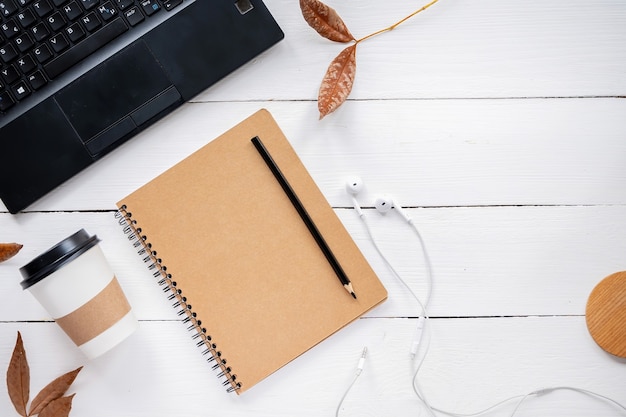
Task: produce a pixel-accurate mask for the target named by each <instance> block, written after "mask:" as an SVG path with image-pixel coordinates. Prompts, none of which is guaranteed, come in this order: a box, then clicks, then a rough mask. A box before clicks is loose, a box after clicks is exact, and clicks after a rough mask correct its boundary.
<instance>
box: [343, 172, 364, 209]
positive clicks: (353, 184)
mask: <svg viewBox="0 0 626 417" xmlns="http://www.w3.org/2000/svg"><path fill="white" fill-rule="evenodd" d="M364 187H365V186H364V184H363V180H362V179H361V177H356V176H355V177H351V178H349V179H348V181H347V182H346V190H347V191H348V194H349V195H350V198H351V199H352V205H353V206H354V209H355V210H356V212H357V213H358V214H359V216H361V217H363V210H361V206H360V205H359V202H358V201H356V195H357V194H358V193H360V192H361V191H363V188H364Z"/></svg>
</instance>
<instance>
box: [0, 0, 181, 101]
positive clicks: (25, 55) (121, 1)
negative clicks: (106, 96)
mask: <svg viewBox="0 0 626 417" xmlns="http://www.w3.org/2000/svg"><path fill="white" fill-rule="evenodd" d="M182 1H183V0H0V112H6V111H8V110H9V109H10V108H11V107H13V106H14V105H15V104H16V103H17V102H19V101H20V100H23V99H24V98H26V97H28V96H30V95H31V94H35V93H36V91H37V90H39V89H41V88H42V87H43V86H45V85H46V84H47V83H48V82H50V80H53V79H55V78H57V77H58V76H59V75H61V74H63V72H64V71H66V70H67V69H69V68H71V67H72V66H73V65H74V64H76V63H78V62H79V61H81V60H82V59H84V58H86V57H87V56H89V55H90V54H92V53H93V52H95V51H96V50H98V49H99V48H101V47H102V46H104V45H106V44H107V43H109V42H110V41H112V40H113V39H115V38H117V37H118V36H120V35H121V34H123V33H125V32H127V31H128V30H132V28H134V27H137V26H139V25H140V24H141V23H142V22H143V21H145V20H146V19H147V18H149V17H151V16H153V15H155V14H156V13H157V12H159V11H161V9H164V10H167V11H169V10H172V9H173V8H174V7H176V6H178V5H179V4H181V3H182Z"/></svg>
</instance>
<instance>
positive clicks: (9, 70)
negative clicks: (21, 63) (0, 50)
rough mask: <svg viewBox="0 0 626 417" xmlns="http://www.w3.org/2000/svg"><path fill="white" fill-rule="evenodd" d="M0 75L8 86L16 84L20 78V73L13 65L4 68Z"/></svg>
mask: <svg viewBox="0 0 626 417" xmlns="http://www.w3.org/2000/svg"><path fill="white" fill-rule="evenodd" d="M0 75H1V76H2V78H3V79H4V82H5V83H7V84H11V83H13V82H15V81H16V80H17V79H18V78H20V73H19V72H17V70H16V69H15V67H14V66H13V65H9V66H8V67H5V68H2V70H0Z"/></svg>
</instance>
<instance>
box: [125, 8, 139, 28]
mask: <svg viewBox="0 0 626 417" xmlns="http://www.w3.org/2000/svg"><path fill="white" fill-rule="evenodd" d="M124 16H125V17H126V20H127V21H128V23H129V24H130V25H131V26H136V25H138V24H139V23H141V22H143V19H144V17H143V14H142V13H141V12H140V11H139V7H137V6H133V7H131V8H130V9H128V10H126V11H125V12H124Z"/></svg>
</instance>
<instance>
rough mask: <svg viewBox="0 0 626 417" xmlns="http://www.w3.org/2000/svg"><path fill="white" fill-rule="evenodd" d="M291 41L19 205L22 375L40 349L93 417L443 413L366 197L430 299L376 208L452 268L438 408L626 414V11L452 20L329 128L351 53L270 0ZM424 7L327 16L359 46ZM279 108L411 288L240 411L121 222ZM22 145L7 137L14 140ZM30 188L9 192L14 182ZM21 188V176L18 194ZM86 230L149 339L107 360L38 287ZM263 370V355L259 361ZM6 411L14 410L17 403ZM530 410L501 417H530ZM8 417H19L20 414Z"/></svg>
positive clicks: (393, 292)
mask: <svg viewBox="0 0 626 417" xmlns="http://www.w3.org/2000/svg"><path fill="white" fill-rule="evenodd" d="M266 3H267V6H268V7H269V9H270V10H271V11H272V13H273V14H274V16H275V18H276V19H277V21H278V23H279V24H280V25H281V27H282V28H283V30H284V31H285V39H284V41H282V42H281V43H280V44H278V45H276V47H275V48H272V49H271V50H269V51H267V52H266V53H264V54H262V55H261V56H259V57H258V58H256V59H255V60H253V61H252V62H250V63H249V64H248V65H246V66H244V67H243V68H241V69H240V70H238V71H236V72H235V73H233V74H231V75H229V76H228V77H226V78H225V79H223V80H221V81H220V82H219V83H218V84H217V85H215V86H214V87H212V88H210V89H208V90H206V91H205V92H203V93H202V94H200V95H199V96H198V97H196V98H195V99H194V100H193V101H192V102H190V103H187V104H185V105H184V106H183V107H181V108H180V109H178V110H177V111H175V112H174V113H173V114H172V115H170V116H168V117H167V118H166V119H164V120H161V121H160V122H158V123H156V124H155V125H153V126H152V127H151V128H149V129H148V130H146V131H144V132H143V133H142V134H140V135H139V136H138V137H137V138H135V139H133V140H132V141H129V142H128V143H126V144H124V145H123V146H122V147H121V148H120V149H118V150H116V151H115V152H113V153H111V154H110V155H108V156H106V157H105V158H103V159H102V160H100V161H98V162H97V163H96V164H95V165H94V166H92V167H90V168H89V169H87V170H86V171H84V172H82V173H81V174H79V175H77V176H76V177H75V178H73V179H71V180H70V181H68V182H67V183H65V184H63V185H62V186H61V187H59V188H58V189H57V190H55V191H53V192H52V193H50V194H49V195H47V196H46V197H44V198H43V199H42V200H40V201H39V202H37V203H36V204H34V205H33V206H32V207H30V208H29V212H26V213H22V214H19V215H16V216H12V215H9V214H8V213H6V210H5V209H4V207H3V206H0V241H3V242H11V241H15V242H20V243H23V244H24V247H23V249H22V250H21V251H20V253H18V254H17V255H16V256H15V257H14V258H12V259H10V260H8V261H6V262H4V263H2V264H0V293H2V294H3V295H4V298H3V301H2V302H1V303H0V369H6V366H7V365H8V361H9V356H10V352H11V349H12V347H13V343H14V341H15V334H16V332H17V330H20V331H21V332H22V335H23V337H24V341H25V344H26V345H27V347H28V351H29V362H30V363H31V366H32V369H33V370H34V371H33V375H32V380H31V382H32V387H33V390H35V391H37V390H38V389H40V388H42V387H43V386H44V385H45V384H46V383H47V382H48V381H50V379H51V378H53V377H55V376H57V375H60V374H62V373H63V372H66V371H67V370H68V369H75V368H77V367H78V366H80V365H85V367H84V369H83V370H82V371H81V374H80V376H79V377H78V378H77V379H76V381H75V382H74V384H73V385H72V389H73V390H74V391H73V392H76V394H77V395H76V397H75V399H74V403H73V410H72V413H71V416H73V417H83V416H94V417H98V416H107V417H108V416H118V415H124V416H129V417H144V416H146V417H147V416H151V417H152V416H169V415H181V416H208V415H213V414H215V413H218V414H219V415H220V416H232V417H247V416H276V417H282V416H285V417H287V416H290V417H291V416H294V415H296V416H304V417H308V416H316V417H317V416H330V415H333V414H334V413H335V409H336V407H337V405H338V402H339V399H340V397H341V395H342V394H343V391H344V390H345V389H346V388H347V386H348V384H349V383H350V382H351V381H352V378H353V376H354V372H355V369H356V365H357V362H358V359H359V357H360V355H361V352H362V350H363V347H364V346H367V347H368V352H369V355H368V358H367V361H366V363H365V368H364V370H363V373H362V374H361V376H360V377H359V379H358V381H357V383H356V384H355V386H354V388H353V390H352V391H351V393H350V395H349V396H348V398H347V399H346V402H345V403H344V407H343V408H342V409H341V412H340V415H341V416H342V417H345V416H356V415H358V416H377V417H379V416H385V417H386V416H392V415H393V416H399V417H403V416H409V415H412V416H415V415H427V413H426V411H425V410H424V408H423V406H422V405H420V403H419V401H418V399H417V398H416V397H415V395H414V393H413V391H412V389H411V378H412V377H413V374H414V371H415V364H410V363H409V362H408V359H407V356H408V349H409V346H410V343H411V340H412V337H413V334H414V331H415V320H414V318H415V317H416V316H417V315H418V308H417V306H416V303H415V301H414V300H413V299H412V298H411V297H410V296H409V294H407V292H406V290H405V289H404V288H403V286H402V285H401V284H400V283H399V282H398V281H397V280H396V279H395V278H394V277H393V275H392V274H391V273H390V272H389V270H388V269H387V267H386V266H385V264H384V262H383V261H382V260H381V259H380V258H379V256H378V254H377V253H376V251H375V250H374V248H373V247H372V244H371V243H370V241H369V239H368V237H367V234H366V232H365V230H364V229H363V226H362V224H361V223H360V220H359V218H358V216H357V214H356V213H355V211H354V210H353V209H352V202H351V201H350V199H349V198H348V197H347V195H346V192H345V187H344V183H345V180H346V179H347V178H348V177H349V176H351V175H360V176H361V177H362V178H363V180H364V182H365V184H366V187H365V190H364V191H363V193H361V194H360V195H359V196H358V200H359V203H360V204H361V205H362V206H363V207H365V209H364V211H365V215H366V216H367V218H368V220H369V222H370V224H371V226H372V230H373V233H374V234H375V235H376V237H377V239H378V242H379V244H380V246H381V249H382V250H384V252H385V253H386V255H387V256H388V257H389V259H390V260H391V262H392V263H393V265H394V266H395V267H396V269H398V270H399V271H400V273H401V274H402V275H403V277H404V278H405V279H406V280H407V281H408V282H409V284H410V285H411V287H412V288H413V289H414V290H415V291H416V293H417V294H418V295H419V296H423V295H424V294H425V292H426V289H427V287H426V278H425V268H424V259H423V257H422V254H421V248H420V247H419V244H418V242H417V239H416V237H415V235H414V234H413V233H412V232H411V231H410V229H408V228H407V227H406V226H405V225H404V224H403V222H402V220H401V219H400V218H399V216H395V215H394V214H395V213H393V212H392V213H389V214H388V215H387V216H384V217H383V216H380V215H378V214H377V213H376V212H375V210H373V208H372V207H373V201H374V199H375V197H376V195H378V194H380V193H389V194H392V195H393V196H394V198H395V199H396V201H397V202H398V203H399V204H402V205H403V206H407V207H408V209H407V212H408V213H409V215H410V216H411V217H412V218H413V220H414V223H415V224H416V225H417V226H418V229H419V230H420V232H421V234H422V236H423V237H424V241H425V243H426V245H427V249H428V253H429V254H430V257H431V261H432V264H433V272H434V275H433V277H434V285H433V298H432V302H431V304H430V311H429V313H430V315H431V316H432V319H431V320H430V321H429V322H428V324H429V326H427V328H428V329H429V330H430V331H429V333H428V334H429V335H430V336H431V338H430V349H429V351H428V355H427V356H426V359H425V362H424V366H423V368H422V371H421V372H420V374H419V383H420V386H421V388H422V390H423V392H424V395H425V396H426V398H427V399H428V400H429V401H430V402H431V403H432V404H433V405H434V406H439V407H442V408H445V409H447V410H448V411H453V412H460V413H474V412H477V411H479V410H482V409H485V408H487V407H489V406H491V405H494V404H495V403H497V402H499V401H501V400H504V399H506V398H509V397H512V396H516V395H525V394H528V393H530V392H532V391H534V390H536V389H538V388H543V387H551V386H575V387H580V388H584V389H588V390H591V391H594V392H597V393H599V394H602V395H606V396H608V397H610V398H612V399H614V400H616V401H618V402H620V403H621V404H624V405H626V391H625V390H624V389H623V387H624V383H623V381H624V378H625V375H626V359H624V358H620V357H618V356H615V355H610V354H607V353H606V352H605V351H604V350H602V348H600V347H599V346H598V344H597V343H596V342H595V341H594V339H593V338H592V336H591V335H590V333H589V331H588V329H587V326H586V317H585V313H586V304H587V300H588V297H589V295H590V294H591V292H592V290H593V289H594V287H595V286H596V285H597V284H598V283H599V282H600V281H601V280H602V279H603V278H604V277H607V276H609V275H611V274H613V273H615V272H616V271H625V270H626V262H625V260H624V253H626V222H625V221H624V219H626V169H625V168H624V167H626V141H625V140H624V138H626V118H624V115H625V114H626V100H625V99H624V97H626V77H624V74H625V73H626V48H624V45H626V3H624V2H622V1H612V0H599V1H595V2H584V1H581V0H575V1H571V0H554V1H550V2H545V1H540V0H529V1H525V2H516V1H513V0H482V1H468V0H440V1H439V2H438V3H437V4H436V5H434V6H433V7H431V8H429V9H428V10H426V11H425V12H423V13H420V14H419V15H418V16H416V17H415V18H413V19H411V20H409V21H407V22H406V23H404V24H402V25H401V26H399V27H398V28H396V29H394V30H393V31H391V32H388V33H385V34H383V35H381V36H377V37H374V38H371V39H369V40H367V41H365V42H363V43H362V44H360V45H359V53H358V54H357V72H356V77H355V84H354V88H353V90H352V92H351V94H350V97H349V100H348V101H347V102H346V103H344V105H342V106H341V107H340V108H339V109H338V110H337V111H336V112H334V113H332V114H331V115H329V116H327V117H326V118H324V119H323V120H322V121H318V111H317V103H316V101H315V100H316V98H317V93H318V88H319V85H320V82H321V79H322V77H323V74H324V72H325V71H326V69H327V67H328V64H329V63H330V62H331V60H332V58H333V57H335V56H336V55H337V54H338V53H339V51H340V50H341V49H342V48H343V47H344V45H341V44H335V43H333V42H330V41H328V40H327V39H324V38H322V37H320V36H319V35H318V34H317V33H316V32H315V31H313V30H312V29H311V28H310V27H309V26H308V25H307V24H306V22H305V21H304V19H303V18H302V16H301V14H300V10H299V6H298V3H297V2H295V1H293V0H267V1H266ZM425 3H426V2H424V3H415V2H406V1H403V0H388V1H385V2H371V1H370V2H342V1H339V0H328V1H327V4H328V5H329V6H331V7H333V8H334V9H335V10H337V12H338V13H339V14H340V16H341V17H342V19H343V20H344V21H345V22H346V24H347V26H348V28H349V29H350V31H351V33H353V34H354V35H355V37H357V38H358V37H362V36H365V35H367V34H369V33H371V32H374V31H376V30H379V29H382V28H384V27H387V26H389V25H390V24H392V23H395V22H396V21H398V20H399V19H401V18H402V17H404V16H406V15H408V14H409V13H411V12H413V11H414V10H416V9H418V8H419V7H421V6H423V4H425ZM262 107H265V108H267V109H269V110H270V111H271V112H272V114H273V115H274V116H275V118H276V120H277V121H278V123H279V125H280V126H281V128H282V129H283V131H284V132H285V135H286V136H287V137H288V138H289V140H290V141H291V143H292V145H293V146H294V148H295V150H296V152H297V153H298V155H299V156H300V158H301V159H302V161H303V162H304V164H305V166H306V167H307V168H308V169H309V171H310V172H311V175H312V176H313V178H314V179H315V181H316V182H317V184H318V185H319V186H320V188H321V190H322V192H323V193H324V195H325V196H326V197H327V199H328V200H329V202H330V204H331V205H332V206H333V207H334V209H335V211H336V213H337V214H338V216H339V217H340V219H341V221H342V222H343V223H344V224H345V225H346V228H347V229H348V231H349V232H350V233H351V234H352V236H353V237H354V239H355V240H356V242H357V244H358V245H359V247H360V248H361V250H362V251H363V253H364V254H365V256H366V258H367V259H368V260H369V262H370V263H371V264H372V266H373V268H374V269H375V271H376V272H377V273H378V274H379V276H380V277H381V280H383V282H384V284H385V286H386V287H387V289H388V290H389V300H388V301H387V302H386V303H385V304H383V305H382V306H380V307H379V308H377V309H376V310H374V311H372V312H371V313H370V314H368V315H367V317H366V318H364V319H361V320H359V321H358V322H356V323H355V324H354V326H349V327H348V328H346V329H344V330H342V331H341V332H339V333H338V334H336V335H335V336H334V337H333V338H331V339H329V340H328V341H327V342H326V343H322V344H320V345H319V346H317V347H316V348H314V349H313V350H312V351H310V352H308V353H307V354H306V355H303V356H302V357H300V358H298V359H297V360H296V361H295V362H293V363H292V364H290V365H289V366H287V367H285V368H283V369H282V370H281V371H279V373H277V374H276V375H274V376H273V377H271V379H270V380H267V381H265V383H263V384H260V385H259V386H257V387H255V389H254V390H251V391H250V392H248V393H246V395H245V396H242V397H241V398H235V397H232V396H228V395H226V394H225V393H224V392H223V389H222V387H221V386H219V383H218V382H217V380H216V379H215V377H214V375H213V373H212V372H211V371H210V370H207V369H206V365H205V364H204V363H203V361H202V359H201V358H200V357H199V356H198V355H197V352H196V350H195V347H194V346H193V343H192V342H190V341H189V339H188V334H187V332H186V330H185V328H184V326H181V325H180V323H178V322H177V317H176V313H175V312H174V311H173V310H171V309H170V308H169V306H168V304H167V302H165V301H164V300H163V294H162V292H161V290H160V289H159V287H158V286H157V285H155V284H154V283H153V281H152V276H151V274H150V273H149V272H147V271H146V269H145V265H144V264H143V263H142V262H141V260H140V259H138V258H137V256H135V254H134V253H133V251H132V250H129V248H128V242H126V241H125V238H124V236H123V234H122V233H121V232H120V230H119V228H118V226H117V224H116V223H115V220H114V219H113V210H114V203H115V202H116V201H118V200H119V199H120V198H121V197H123V196H125V195H127V194H128V193H130V192H131V191H133V190H134V189H136V188H137V187H139V186H140V185H142V184H144V183H145V182H147V181H148V180H149V179H151V178H153V177H154V176H156V175H157V174H159V173H161V172H163V171H164V170H166V169H167V168H169V167H170V166H171V165H173V164H174V163H176V162H178V161H180V160H181V159H183V158H184V157H185V156H187V155H189V154H190V153H191V152H193V151H194V150H196V149H198V148H200V147H201V146H202V145H204V144H206V143H207V142H208V141H210V140H211V139H213V138H214V137H216V136H217V135H219V134H220V133H222V132H224V131H225V130H227V129H228V128H230V127H232V126H233V125H234V124H236V123H237V122H239V121H240V120H242V119H243V118H245V117H246V116H248V115H250V114H252V113H253V112H255V111H256V110H258V109H259V108H262ZM1 139H2V138H0V140H1ZM5 180H7V179H2V181H5ZM8 180H10V179H8ZM80 227H84V228H85V229H86V230H88V231H89V232H90V233H92V234H97V235H98V236H99V237H100V238H101V239H102V242H101V245H102V248H103V251H104V252H105V254H106V256H107V258H108V259H109V261H110V262H111V265H112V268H113V270H114V271H115V272H116V275H117V276H118V278H119V280H120V284H121V285H122V287H123V288H124V291H125V293H126V295H127V297H128V299H129V301H130V303H131V305H133V308H134V310H135V312H136V313H137V315H138V317H139V319H140V329H139V330H138V331H137V332H136V333H135V334H134V335H133V336H131V338H129V339H128V340H127V341H126V342H125V343H123V344H122V345H120V346H119V347H118V348H116V349H114V350H112V351H111V352H109V353H108V354H107V355H105V356H103V357H101V358H98V359H96V360H94V361H91V362H88V363H86V362H85V360H84V358H83V357H82V356H81V355H80V353H79V352H78V351H77V350H76V348H75V346H74V345H73V343H72V342H71V340H69V338H67V336H65V335H64V334H63V332H62V330H61V329H60V328H59V327H58V326H57V325H56V324H55V323H54V322H52V321H51V318H50V317H49V316H48V315H47V313H46V312H45V311H44V310H43V308H42V307H41V306H40V305H38V304H37V302H36V301H35V300H34V299H33V298H32V297H31V296H30V295H29V294H28V293H27V292H24V291H22V290H21V288H20V287H19V281H20V280H21V277H20V275H19V272H18V268H19V267H20V266H22V265H24V264H25V263H27V262H28V261H29V260H31V259H32V258H34V257H35V256H37V255H38V254H40V253H41V252H43V251H44V250H46V249H48V248H49V247H50V246H51V245H52V244H54V243H56V242H58V241H59V240H60V239H61V238H63V237H65V236H67V235H69V234H71V233H73V232H75V231H76V230H77V229H78V228H80ZM259 360H262V358H259ZM0 391H1V390H0ZM514 405H515V404H514V403H507V404H505V405H503V406H502V407H500V408H499V409H498V410H496V411H494V412H491V413H489V414H486V415H488V416H496V415H498V416H501V415H503V416H510V415H511V414H512V413H513V408H514ZM0 410H11V404H10V400H9V398H8V397H7V396H6V395H0ZM543 415H550V416H554V417H583V416H590V415H593V416H600V417H617V416H623V415H624V411H623V410H622V409H620V408H619V407H617V406H615V405H611V404H609V403H607V402H605V401H602V400H600V399H598V398H591V397H586V396H583V395H580V394H578V393H576V392H567V391H558V392H554V393H550V394H546V395H542V396H531V397H529V398H528V401H525V402H524V404H523V406H522V407H521V408H520V409H519V410H518V412H517V414H515V416H516V417H535V416H543Z"/></svg>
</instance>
